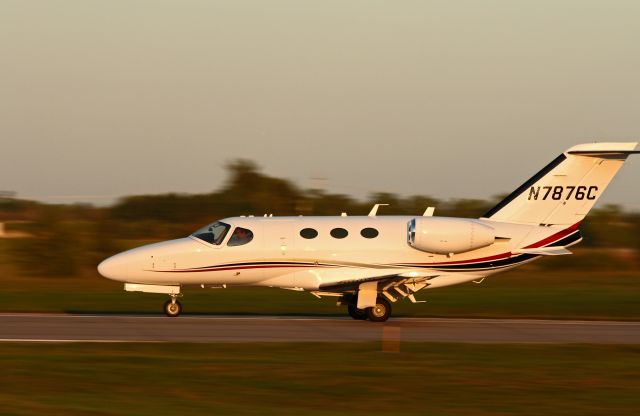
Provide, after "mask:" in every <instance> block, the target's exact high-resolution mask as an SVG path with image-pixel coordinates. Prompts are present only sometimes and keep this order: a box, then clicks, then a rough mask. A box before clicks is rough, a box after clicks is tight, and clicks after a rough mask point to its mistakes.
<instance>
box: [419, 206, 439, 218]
mask: <svg viewBox="0 0 640 416" xmlns="http://www.w3.org/2000/svg"><path fill="white" fill-rule="evenodd" d="M435 210H436V207H429V208H427V209H426V210H425V211H424V214H422V216H423V217H433V213H434V212H435Z"/></svg>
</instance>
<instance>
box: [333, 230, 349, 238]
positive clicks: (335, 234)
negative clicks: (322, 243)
mask: <svg viewBox="0 0 640 416" xmlns="http://www.w3.org/2000/svg"><path fill="white" fill-rule="evenodd" d="M348 235H349V232H348V231H347V230H345V229H344V228H334V229H333V230H331V237H333V238H345V237H346V236H348Z"/></svg>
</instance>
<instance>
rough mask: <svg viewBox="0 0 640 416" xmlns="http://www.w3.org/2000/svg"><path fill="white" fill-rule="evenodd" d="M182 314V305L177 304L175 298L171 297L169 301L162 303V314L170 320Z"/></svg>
mask: <svg viewBox="0 0 640 416" xmlns="http://www.w3.org/2000/svg"><path fill="white" fill-rule="evenodd" d="M181 312H182V304H181V303H180V302H178V300H177V299H176V296H171V299H169V300H168V301H166V302H165V303H164V313H165V314H166V315H167V316H168V317H171V318H175V317H176V316H178V315H180V313H181Z"/></svg>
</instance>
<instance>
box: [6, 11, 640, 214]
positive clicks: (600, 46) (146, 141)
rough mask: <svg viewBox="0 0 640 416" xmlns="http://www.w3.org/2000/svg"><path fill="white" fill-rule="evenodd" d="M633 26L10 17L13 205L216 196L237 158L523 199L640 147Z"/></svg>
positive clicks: (469, 17)
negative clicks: (604, 156)
mask: <svg viewBox="0 0 640 416" xmlns="http://www.w3.org/2000/svg"><path fill="white" fill-rule="evenodd" d="M639 22H640V1H612V0H606V1H605V0H603V1H586V0H574V1H559V0H551V1H541V0H535V1H528V2H525V1H512V0H505V1H478V0H472V1H459V0H457V1H449V0H446V1H424V0H423V1H399V0H394V1H375V0H362V1H348V0H337V1H327V0H317V1H303V0H293V1H277V0H269V1H264V0H256V1H239V0H229V1H213V0H211V1H194V0H192V1H185V0H179V1H178V0H176V1H159V0H150V1H132V0H126V1H125V0H122V1H116V0H103V1H90V0H66V1H65V0H59V1H44V0H43V1H36V0H31V1H28V0H16V1H13V0H0V144H1V147H0V155H1V156H2V157H1V158H0V190H14V191H17V192H18V194H19V196H22V197H31V198H35V199H42V200H48V201H52V200H55V201H64V202H68V201H89V202H94V203H105V202H109V201H111V200H113V198H115V197H118V196H121V195H127V194H148V193H162V192H170V191H171V192H189V193H191V192H207V191H211V190H214V189H216V188H218V187H219V186H220V185H221V184H222V182H223V180H224V178H225V177H224V168H223V167H224V164H225V162H227V161H229V160H233V159H234V158H239V157H242V158H249V159H253V160H255V161H257V162H258V163H259V164H260V165H261V166H263V167H264V170H265V172H266V173H268V174H270V175H275V176H280V177H287V178H291V179H293V180H295V181H296V182H297V183H298V184H300V185H302V186H308V185H309V184H310V178H312V177H324V178H327V180H328V188H329V190H332V191H336V192H343V193H351V194H354V195H356V196H359V197H361V196H364V195H367V194H368V193H369V192H371V191H390V192H397V193H400V194H403V195H408V194H426V195H432V196H435V197H440V198H450V197H459V198H464V197H469V198H476V197H479V198H482V197H487V196H490V195H494V194H498V193H505V192H510V191H511V190H513V189H514V188H515V187H517V186H518V185H520V184H521V183H522V182H524V180H526V179H527V178H529V177H530V176H531V175H532V174H533V173H535V171H537V170H538V169H539V168H541V167H542V166H544V165H545V164H546V163H547V162H549V161H550V160H551V159H553V158H554V157H555V156H557V155H558V154H559V153H560V152H561V151H562V150H564V149H566V148H567V147H569V146H571V145H572V144H575V143H581V142H590V141H594V140H600V141H603V140H606V139H610V140H621V141H627V140H633V139H639V138H640V23H639ZM639 179H640V157H636V158H635V159H632V160H631V161H630V163H628V164H627V165H626V166H625V168H624V169H623V170H622V172H621V174H620V175H619V176H618V177H617V178H616V181H614V183H613V184H612V186H611V187H610V189H609V191H608V192H607V194H606V195H605V197H604V198H603V201H602V202H617V203H623V204H625V205H626V206H627V207H629V208H633V209H637V210H640V191H639V188H640V187H639V186H638V180H639ZM247 192H251V190H250V189H248V190H247ZM60 197H62V198H61V199H58V198H60ZM380 202H384V201H380Z"/></svg>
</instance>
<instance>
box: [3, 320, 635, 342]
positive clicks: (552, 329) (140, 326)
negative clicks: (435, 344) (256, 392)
mask: <svg viewBox="0 0 640 416" xmlns="http://www.w3.org/2000/svg"><path fill="white" fill-rule="evenodd" d="M383 337H385V338H387V339H389V338H398V337H399V338H400V339H401V341H439V342H489V343H514V342H517V343H523V342H535V343H569V342H580V343H612V344H613V343H616V344H640V322H614V321H549V320H533V319H445V318H395V319H390V320H389V321H388V322H386V323H385V324H377V323H372V322H368V321H354V320H351V319H349V318H345V319H343V318H305V317H275V316H274V317H265V316H253V317H244V316H181V317H179V318H166V317H164V316H132V315H55V314H0V341H5V342H8V341H31V342H82V341H91V342H133V341H143V342H144V341H146V342H154V341H155V342H309V341H320V342H345V341H346V342H358V341H378V340H381V339H382V338H383Z"/></svg>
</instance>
